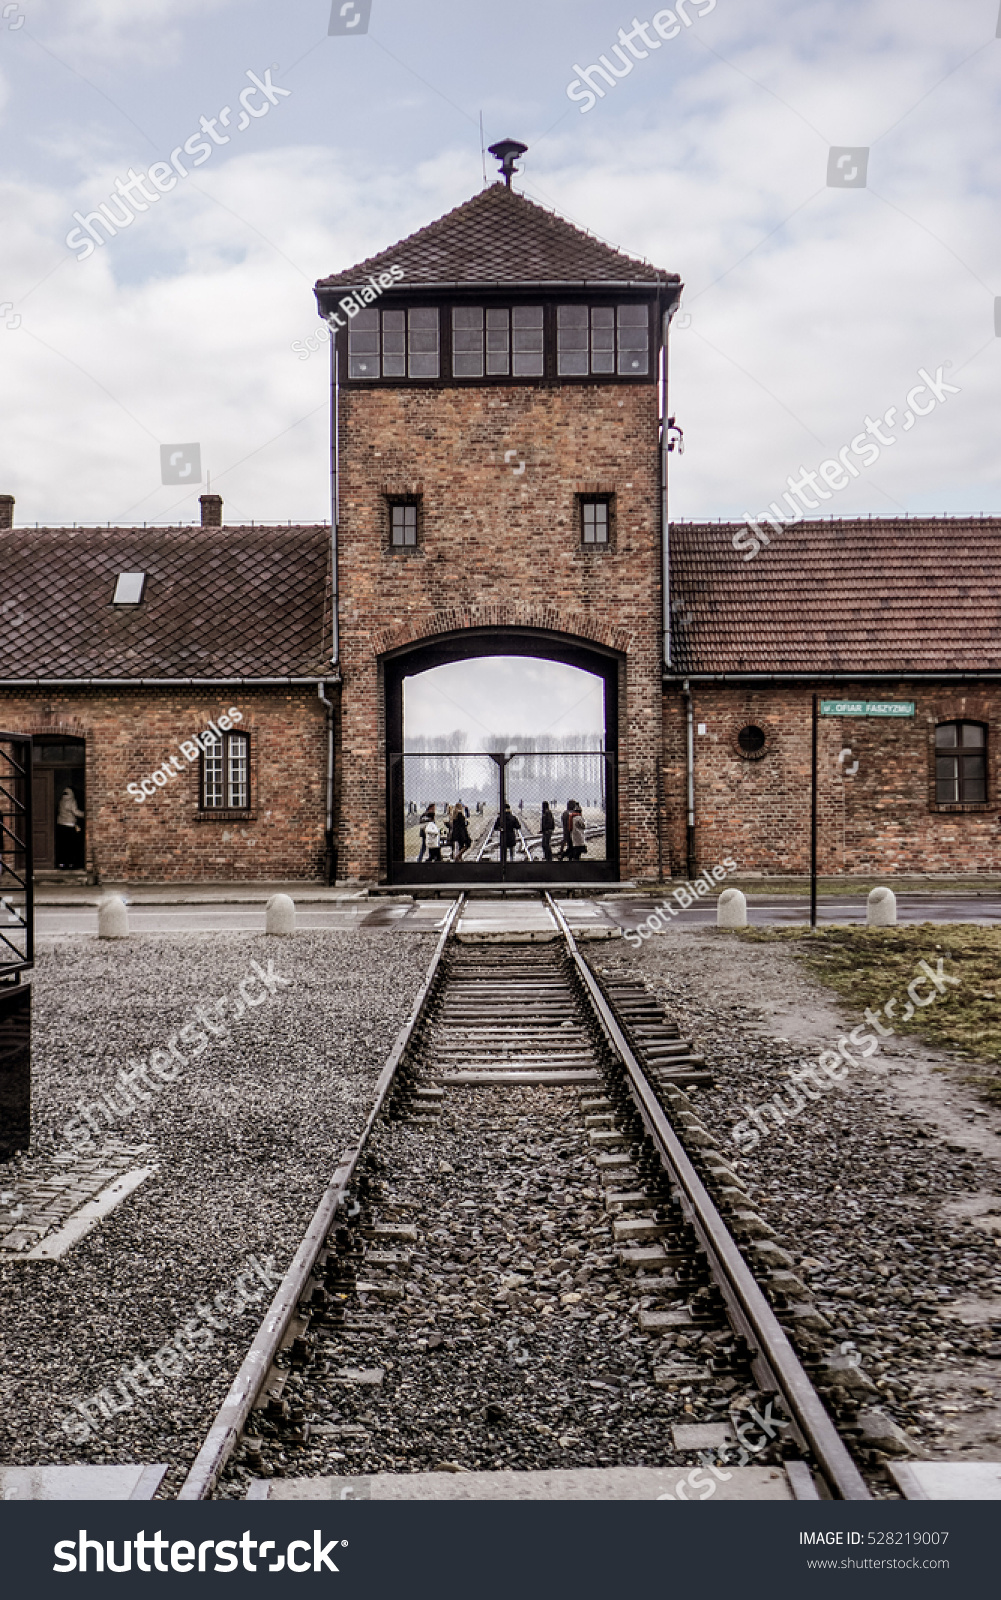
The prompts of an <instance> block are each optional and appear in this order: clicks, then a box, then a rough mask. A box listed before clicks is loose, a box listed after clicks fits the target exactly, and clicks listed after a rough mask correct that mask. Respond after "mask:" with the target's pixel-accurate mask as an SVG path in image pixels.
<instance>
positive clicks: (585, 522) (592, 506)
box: [580, 499, 610, 545]
mask: <svg viewBox="0 0 1001 1600" xmlns="http://www.w3.org/2000/svg"><path fill="white" fill-rule="evenodd" d="M609 511H610V507H609V502H608V500H607V499H601V500H581V503H580V520H581V540H582V542H583V543H584V544H585V545H607V543H608V527H609V522H610V515H609Z"/></svg>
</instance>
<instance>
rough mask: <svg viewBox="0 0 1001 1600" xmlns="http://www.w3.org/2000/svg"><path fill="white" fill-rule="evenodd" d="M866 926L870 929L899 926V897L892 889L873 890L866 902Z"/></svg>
mask: <svg viewBox="0 0 1001 1600" xmlns="http://www.w3.org/2000/svg"><path fill="white" fill-rule="evenodd" d="M865 920H866V925H867V926H868V927H870V928H895V927H896V926H897V897H896V895H895V894H894V892H893V890H892V889H873V890H872V891H871V892H870V894H869V899H868V900H867V901H866V908H865Z"/></svg>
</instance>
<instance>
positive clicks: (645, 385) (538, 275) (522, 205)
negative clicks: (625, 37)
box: [316, 141, 681, 882]
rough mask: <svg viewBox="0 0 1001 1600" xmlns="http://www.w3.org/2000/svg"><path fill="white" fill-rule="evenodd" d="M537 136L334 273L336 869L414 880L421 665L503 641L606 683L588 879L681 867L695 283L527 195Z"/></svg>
mask: <svg viewBox="0 0 1001 1600" xmlns="http://www.w3.org/2000/svg"><path fill="white" fill-rule="evenodd" d="M523 148H524V147H522V146H516V145H514V143H513V141H506V142H505V143H504V144H503V145H501V146H495V147H494V151H495V153H496V154H497V155H498V157H499V158H500V159H502V160H503V161H504V168H505V174H506V177H507V182H498V183H496V184H494V185H492V186H491V187H489V188H486V189H484V190H483V191H482V192H481V193H480V194H478V195H476V196H475V197H474V198H473V199H472V200H470V201H468V202H467V203H466V204H464V205H461V206H459V207H458V208H457V209H456V210H454V211H452V212H450V213H449V214H448V215H446V216H445V217H442V218H441V219H440V220H439V221H437V222H434V223H432V224H431V225H430V226H429V227H426V228H423V229H421V230H420V231H419V232H418V233H415V234H413V235H411V237H409V238H407V239H404V240H403V241H402V242H401V243H399V244H397V245H394V246H393V247H392V248H390V249H388V250H385V251H383V252H381V253H380V254H379V255H376V256H373V257H371V258H370V259H369V260H367V261H363V262H361V263H360V264H358V265H357V266H355V267H352V268H350V269H348V270H347V271H344V272H339V273H336V274H334V275H333V276H332V277H329V278H324V279H322V280H321V281H320V282H319V283H318V284H317V290H316V292H317V299H318V302H319V307H320V311H321V314H322V315H324V316H325V317H327V318H328V319H330V320H331V321H332V325H333V326H334V327H335V328H338V331H337V332H336V334H335V336H334V339H333V340H332V357H333V395H332V408H333V417H332V422H333V426H332V434H333V442H332V454H333V461H332V467H333V476H334V503H335V518H334V520H335V562H334V591H335V597H334V605H335V613H336V615H337V618H338V628H337V631H338V635H339V637H338V640H337V643H336V658H337V665H338V667H339V669H340V674H341V679H342V687H341V691H340V727H339V738H338V746H339V756H340V759H339V762H338V773H337V791H338V792H337V804H336V816H337V819H338V827H337V831H338V835H339V837H338V839H337V847H338V857H339V867H338V876H340V877H342V878H362V879H373V878H382V879H385V878H387V877H388V878H389V879H390V880H391V881H397V882H402V881H408V880H409V881H413V879H414V876H415V871H414V865H413V862H412V861H410V862H408V860H407V857H408V851H407V849H406V848H405V846H404V841H403V832H404V826H405V822H406V819H407V818H408V817H410V816H411V815H412V813H413V811H414V810H415V809H416V808H415V805H414V802H413V801H411V800H410V799H409V798H408V796H407V794H405V792H404V781H403V777H402V765H401V762H400V752H401V751H402V748H403V746H402V714H401V706H402V685H403V681H404V679H405V678H406V677H408V676H409V675H411V674H413V673H417V672H421V671H424V670H426V669H427V668H429V667H432V666H435V665H438V664H441V663H443V662H447V661H450V662H454V661H461V660H463V659H470V658H473V657H481V656H502V655H507V656H510V655H528V656H535V657H541V658H547V659H550V660H555V661H561V662H565V663H569V664H571V665H575V666H578V667H583V668H584V669H586V670H587V671H590V672H592V673H594V674H596V675H598V676H600V677H601V678H603V679H604V683H605V718H606V729H605V748H606V752H607V756H608V786H607V796H606V798H607V800H608V831H607V841H606V845H607V847H606V849H605V851H604V854H603V859H602V861H601V863H600V864H599V863H597V862H594V863H591V864H590V865H588V864H585V863H584V862H581V863H579V865H578V866H577V868H576V869H575V871H574V873H573V875H575V876H576V875H577V873H586V874H588V875H593V876H596V877H602V876H604V877H605V878H608V879H613V880H614V879H617V878H620V877H621V878H627V877H631V878H658V877H660V876H661V875H662V870H663V866H664V864H665V862H664V850H665V842H666V841H665V823H664V812H665V807H664V797H663V795H662V794H661V792H660V789H659V784H660V781H661V767H662V761H661V758H662V738H663V732H662V729H663V718H662V681H661V680H662V663H663V627H664V584H663V567H664V554H663V552H664V539H663V533H664V517H665V512H666V492H665V481H664V479H665V472H664V459H665V458H664V455H663V450H662V441H663V433H664V429H663V421H664V415H665V405H666V393H665V382H664V371H665V366H666V363H665V359H664V340H665V336H666V330H667V325H668V322H669V318H670V314H671V313H672V311H673V310H674V308H675V307H676V305H677V302H678V298H679V295H680V292H681V284H680V280H679V278H678V277H677V276H676V275H673V274H670V273H667V272H663V271H660V270H658V269H657V268H655V267H652V266H650V265H649V264H648V263H646V262H643V261H637V260H634V259H632V258H630V257H629V256H626V255H623V254H621V253H620V252H619V251H617V250H614V249H612V248H610V247H609V246H607V245H605V244H603V243H601V242H600V241H598V240H597V239H595V238H593V237H591V236H590V235H588V234H586V233H583V232H581V231H579V230H578V229H576V228H574V227H572V226H571V225H570V224H568V223H567V222H564V221H563V220H562V219H561V218H559V217H557V216H555V215H553V214H551V213H550V212H548V211H546V210H544V209H543V208H541V207H539V206H537V205H534V204H533V203H532V202H531V201H529V200H526V199H525V198H524V196H523V195H521V194H518V193H516V192H515V191H514V190H513V189H512V188H511V186H510V169H511V166H512V160H513V158H514V156H515V155H516V154H517V153H519V152H520V151H521V150H522V149H523ZM338 324H340V326H339V327H338ZM394 763H395V764H394ZM552 788H553V795H554V798H559V796H560V795H561V793H562V792H564V789H563V788H561V787H560V786H558V783H557V781H555V780H554V782H553V785H552ZM415 792H416V791H415ZM409 853H410V854H412V852H409ZM497 855H498V852H496V851H495V852H494V856H495V860H496V859H497ZM524 865H525V870H526V872H528V875H530V876H536V875H543V876H544V875H545V871H544V868H543V864H542V862H541V860H540V861H539V862H538V864H536V862H535V861H534V860H533V861H532V862H531V864H530V865H529V863H527V862H526V863H525V864H524ZM435 872H436V868H435V866H434V865H433V864H432V865H431V866H430V867H429V866H428V864H427V863H424V865H423V867H422V868H421V876H422V877H423V878H427V876H428V874H429V873H430V875H431V876H432V877H433V876H434V875H435ZM455 875H456V874H455V869H454V867H453V868H451V869H450V872H449V877H450V880H451V881H455ZM472 875H474V876H475V873H473V874H472ZM555 875H557V876H564V877H565V876H566V875H567V873H566V869H565V868H564V869H558V870H557V872H556V874H555Z"/></svg>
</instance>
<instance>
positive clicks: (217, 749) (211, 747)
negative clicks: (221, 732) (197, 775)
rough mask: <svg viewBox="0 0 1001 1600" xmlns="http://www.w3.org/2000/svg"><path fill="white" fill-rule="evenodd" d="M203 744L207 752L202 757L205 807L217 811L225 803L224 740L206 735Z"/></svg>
mask: <svg viewBox="0 0 1001 1600" xmlns="http://www.w3.org/2000/svg"><path fill="white" fill-rule="evenodd" d="M202 743H203V747H204V751H205V754H204V755H203V757H202V783H203V791H204V805H205V807H206V809H207V810H215V809H217V808H218V807H220V806H222V805H223V804H224V801H225V797H224V795H223V785H222V740H221V739H217V738H215V737H214V736H213V735H211V734H206V736H205V738H204V739H203V741H202Z"/></svg>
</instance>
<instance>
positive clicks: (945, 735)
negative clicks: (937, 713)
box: [935, 722, 957, 750]
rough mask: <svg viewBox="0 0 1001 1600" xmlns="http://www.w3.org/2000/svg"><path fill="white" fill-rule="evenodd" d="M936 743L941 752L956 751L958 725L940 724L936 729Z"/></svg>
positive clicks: (951, 723)
mask: <svg viewBox="0 0 1001 1600" xmlns="http://www.w3.org/2000/svg"><path fill="white" fill-rule="evenodd" d="M935 743H936V745H937V746H938V748H939V750H954V749H955V748H956V743H957V741H956V724H955V723H954V722H940V723H939V725H938V727H937V728H936V729H935Z"/></svg>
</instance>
